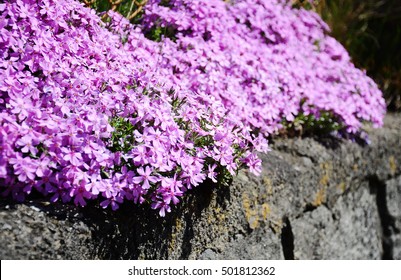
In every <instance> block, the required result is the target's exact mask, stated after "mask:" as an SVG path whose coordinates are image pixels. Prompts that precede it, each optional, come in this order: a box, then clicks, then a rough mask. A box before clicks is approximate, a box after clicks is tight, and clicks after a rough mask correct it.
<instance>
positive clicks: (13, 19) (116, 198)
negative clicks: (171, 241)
mask: <svg viewBox="0 0 401 280" xmlns="http://www.w3.org/2000/svg"><path fill="white" fill-rule="evenodd" d="M38 2H39V4H38ZM0 12H1V17H0V23H1V33H0V38H1V39H0V56H1V62H0V63H1V64H0V76H1V77H2V79H1V80H0V94H1V95H0V100H1V101H0V124H1V126H0V147H1V149H0V184H1V185H2V186H3V187H2V188H3V191H2V192H3V194H6V195H7V194H11V195H12V196H13V197H14V198H15V199H17V200H23V199H24V197H25V195H26V194H29V193H31V191H32V190H35V191H37V192H40V193H42V194H44V195H49V196H50V197H51V198H50V199H51V201H57V200H62V201H63V202H68V201H70V200H73V202H74V203H75V204H77V205H81V206H84V205H86V203H87V200H89V199H96V198H100V201H101V202H100V205H101V206H103V207H107V206H111V208H113V209H117V208H118V207H119V204H120V203H121V202H123V201H124V200H130V201H133V202H135V203H143V202H144V201H147V202H149V203H150V204H151V206H152V207H153V208H155V209H159V212H160V214H161V215H165V212H166V211H170V207H171V205H172V204H176V203H178V201H179V198H180V197H181V196H182V195H183V193H184V192H185V191H186V190H188V189H190V188H192V187H193V186H197V185H199V184H200V183H201V182H203V181H204V180H206V179H207V178H209V179H210V180H212V181H215V182H216V181H217V178H219V177H224V176H226V177H227V175H229V174H230V175H234V174H235V172H236V170H237V169H238V168H239V167H241V166H242V165H246V164H247V165H249V166H251V167H252V170H253V171H254V172H255V173H257V172H258V171H259V169H260V163H261V162H260V160H259V159H258V158H257V156H256V154H255V153H256V151H257V150H261V149H262V148H263V146H261V145H260V143H259V142H260V141H255V139H254V138H252V137H251V135H250V133H249V132H247V133H246V132H245V130H244V129H243V127H237V126H235V125H233V124H231V122H227V118H226V115H227V110H226V109H225V108H224V106H223V105H222V103H221V102H220V101H219V100H216V99H215V98H213V97H210V96H207V95H206V94H205V93H202V92H199V93H193V92H190V91H188V90H187V89H186V88H185V87H184V88H183V87H175V86H174V84H172V83H171V82H170V80H169V78H168V77H164V76H162V75H161V74H160V73H157V72H156V70H155V69H157V63H158V62H157V59H158V57H157V53H158V52H159V48H158V46H157V44H156V43H154V42H152V41H149V40H147V39H146V38H145V37H144V36H143V35H142V33H141V31H140V30H136V29H135V28H134V27H132V26H130V25H129V24H127V22H126V21H125V20H124V19H123V18H121V17H119V16H118V15H117V14H113V13H111V14H110V15H111V18H112V20H111V21H110V22H109V23H103V22H102V21H100V19H99V18H98V16H97V15H96V14H95V12H94V11H91V10H89V9H86V8H84V7H83V6H82V5H81V4H80V3H78V2H76V1H70V0H67V1H52V0H48V1H46V0H43V1H36V0H17V1H8V2H6V3H5V4H0ZM128 34H129V36H128ZM258 147H261V148H258Z"/></svg>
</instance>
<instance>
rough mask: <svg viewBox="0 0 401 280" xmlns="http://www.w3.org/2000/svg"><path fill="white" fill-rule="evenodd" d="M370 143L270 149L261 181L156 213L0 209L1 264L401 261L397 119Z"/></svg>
mask: <svg viewBox="0 0 401 280" xmlns="http://www.w3.org/2000/svg"><path fill="white" fill-rule="evenodd" d="M369 133H370V139H371V144H370V145H365V146H363V145H360V144H358V143H352V142H350V141H345V140H338V139H333V138H319V139H313V138H305V139H280V140H275V142H274V143H273V145H272V148H273V150H272V152H270V153H269V154H267V155H263V156H262V157H263V160H264V165H263V172H262V175H261V176H259V177H255V176H252V175H251V174H249V173H248V172H246V171H243V172H240V174H239V175H238V176H237V177H236V178H235V179H234V181H233V182H232V184H231V186H230V187H223V186H214V185H207V184H205V185H203V186H199V187H197V188H196V189H194V190H192V191H191V192H190V193H188V195H187V196H186V197H185V200H184V202H183V203H182V204H180V205H179V206H178V207H176V208H175V209H174V211H173V212H172V213H170V214H169V215H168V216H167V217H166V218H160V217H158V215H157V213H155V211H153V210H149V209H147V208H142V207H133V206H132V205H123V207H122V209H121V211H117V212H112V211H108V210H103V209H101V208H99V207H98V206H96V205H95V204H93V205H89V207H85V208H79V209H77V208H76V207H74V206H72V205H63V204H49V203H47V202H46V201H45V200H43V199H41V198H35V199H32V200H31V201H27V202H25V203H24V204H16V203H13V202H11V201H9V200H7V199H2V200H0V258H1V259H401V233H400V230H401V168H400V165H401V142H400V139H401V115H389V116H387V118H386V121H385V126H384V128H382V129H378V130H372V131H370V132H369Z"/></svg>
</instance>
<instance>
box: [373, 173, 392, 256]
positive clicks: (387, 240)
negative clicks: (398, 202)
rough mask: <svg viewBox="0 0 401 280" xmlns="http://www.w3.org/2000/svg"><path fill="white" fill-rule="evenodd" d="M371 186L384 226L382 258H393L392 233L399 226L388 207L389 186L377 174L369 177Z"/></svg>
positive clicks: (382, 225)
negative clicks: (396, 224)
mask: <svg viewBox="0 0 401 280" xmlns="http://www.w3.org/2000/svg"><path fill="white" fill-rule="evenodd" d="M369 186H370V189H371V191H372V192H373V193H374V194H375V195H376V204H377V209H378V212H379V218H380V224H381V228H382V247H383V254H382V259H383V260H393V259H394V258H393V247H394V244H393V240H392V234H393V233H394V232H396V231H397V228H396V226H395V219H394V217H393V216H391V215H390V213H389V210H388V207H387V186H386V184H385V183H383V182H382V181H380V180H379V179H378V178H377V176H372V177H370V178H369Z"/></svg>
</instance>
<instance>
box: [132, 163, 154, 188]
mask: <svg viewBox="0 0 401 280" xmlns="http://www.w3.org/2000/svg"><path fill="white" fill-rule="evenodd" d="M136 172H137V173H138V174H139V175H140V176H137V177H133V178H132V182H133V183H135V184H141V183H142V188H144V189H145V190H146V189H149V188H150V183H157V182H158V181H159V178H158V177H156V176H152V175H150V174H151V173H152V168H150V167H149V166H146V167H145V169H143V168H142V167H139V168H138V169H137V170H136Z"/></svg>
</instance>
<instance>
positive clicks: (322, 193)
mask: <svg viewBox="0 0 401 280" xmlns="http://www.w3.org/2000/svg"><path fill="white" fill-rule="evenodd" d="M325 201H326V188H322V189H320V190H319V191H318V192H317V193H316V196H315V200H314V201H313V202H312V205H313V206H320V205H322V204H323V203H324V202H325Z"/></svg>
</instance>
